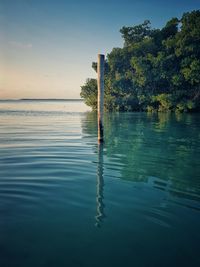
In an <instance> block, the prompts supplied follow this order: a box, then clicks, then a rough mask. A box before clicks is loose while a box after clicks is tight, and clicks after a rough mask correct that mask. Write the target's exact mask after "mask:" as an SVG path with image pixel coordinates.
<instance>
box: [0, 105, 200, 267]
mask: <svg viewBox="0 0 200 267" xmlns="http://www.w3.org/2000/svg"><path fill="white" fill-rule="evenodd" d="M199 242H200V117H199V115H198V114H193V115H182V114H176V115H169V114H159V115H148V114H145V113H126V114H106V115H105V143H104V144H103V145H101V146H98V144H97V127H96V115H95V114H94V113H92V112H90V111H89V110H88V108H87V107H86V106H85V105H84V104H83V103H82V102H81V101H72V102H70V101H45V102H43V101H1V102H0V266H2V267H16V266H17V267H18V266H19V267H41V266H45V267H54V266H55V267H57V266H58V267H64V266H65V267H66V266H67V267H90V266H91V267H96V266H101V267H111V266H120V267H121V266H122V267H123V266H126V267H129V266H131V267H133V266H136V267H143V266H145V267H151V266H152V267H155V266H156V267H157V266H158V267H160V266H166V267H169V266H170V267H171V266H190V267H191V266H192V267H193V266H200V257H199Z"/></svg>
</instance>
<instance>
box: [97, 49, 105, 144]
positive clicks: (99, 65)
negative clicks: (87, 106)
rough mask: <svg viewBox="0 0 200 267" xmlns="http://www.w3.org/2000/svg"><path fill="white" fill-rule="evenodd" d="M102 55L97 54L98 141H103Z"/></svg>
mask: <svg viewBox="0 0 200 267" xmlns="http://www.w3.org/2000/svg"><path fill="white" fill-rule="evenodd" d="M104 58H105V57H104V55H101V54H98V63H97V73H98V81H97V85H98V100H97V105H98V142H99V143H101V142H103V132H104V129H103V110H104Z"/></svg>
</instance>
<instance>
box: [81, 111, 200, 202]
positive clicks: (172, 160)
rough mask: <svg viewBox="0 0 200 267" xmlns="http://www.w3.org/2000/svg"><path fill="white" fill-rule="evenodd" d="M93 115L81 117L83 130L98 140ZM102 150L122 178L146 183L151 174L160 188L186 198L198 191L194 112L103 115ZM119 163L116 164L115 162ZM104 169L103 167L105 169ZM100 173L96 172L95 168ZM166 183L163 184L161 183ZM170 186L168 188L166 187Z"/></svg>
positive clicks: (198, 151)
mask: <svg viewBox="0 0 200 267" xmlns="http://www.w3.org/2000/svg"><path fill="white" fill-rule="evenodd" d="M96 125H97V119H96V114H95V113H93V112H91V113H88V114H87V115H86V118H85V119H84V120H83V123H82V127H83V133H84V134H85V136H88V138H94V140H95V142H97V126H96ZM104 127H105V129H104V133H105V144H104V146H105V152H104V155H105V156H106V158H107V159H108V160H109V162H110V165H112V168H115V166H117V167H116V168H117V170H119V171H118V172H120V177H119V178H121V179H124V180H129V181H133V182H145V183H148V182H149V178H150V177H155V178H156V179H154V181H155V182H154V186H155V187H157V184H156V181H159V180H160V181H164V183H163V186H162V190H165V188H166V190H169V191H170V193H171V194H174V195H176V196H180V191H184V192H185V193H186V194H187V192H188V197H189V196H190V197H191V198H193V197H192V196H193V195H195V194H196V193H198V194H199V189H198V187H196V184H197V181H198V179H199V174H198V172H199V168H200V164H199V162H200V161H199V158H200V149H199V147H200V146H199V145H200V138H199V118H198V116H197V115H196V114H194V115H190V114H180V113H178V114H170V113H158V114H153V115H152V114H150V115H149V114H146V113H115V114H112V113H110V114H105V118H104ZM117 164H118V165H117ZM104 171H105V170H104ZM98 173H99V171H98ZM164 185H165V186H164ZM168 185H169V186H170V188H168V189H167V186H168Z"/></svg>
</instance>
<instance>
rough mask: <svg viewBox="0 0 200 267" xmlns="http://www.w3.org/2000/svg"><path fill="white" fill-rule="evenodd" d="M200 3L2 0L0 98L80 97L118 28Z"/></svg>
mask: <svg viewBox="0 0 200 267" xmlns="http://www.w3.org/2000/svg"><path fill="white" fill-rule="evenodd" d="M199 8H200V0H168V1H161V0H160V1H158V0H123V1H119V0H115V1H114V0H98V1H97V0H92V1H91V0H85V1H84V0H0V98H1V99H2V98H28V97H30V98H79V94H80V86H81V85H82V84H83V83H84V82H85V80H86V78H88V77H96V74H95V72H94V71H93V70H92V68H91V63H92V61H96V58H97V54H98V53H105V54H107V53H109V52H110V51H111V50H112V48H113V47H121V46H122V45H123V42H122V39H121V36H120V33H119V29H120V28H121V27H122V26H124V25H126V26H131V25H135V24H139V23H142V22H143V21H144V20H145V19H150V21H151V23H152V27H155V28H160V27H162V26H164V24H165V22H166V21H167V20H169V19H170V18H171V17H179V18H180V17H181V15H182V14H183V13H184V12H187V11H192V10H194V9H199Z"/></svg>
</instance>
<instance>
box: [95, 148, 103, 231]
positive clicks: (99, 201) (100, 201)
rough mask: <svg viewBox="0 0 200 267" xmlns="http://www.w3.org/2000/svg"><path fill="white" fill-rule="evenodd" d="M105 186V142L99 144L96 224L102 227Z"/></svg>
mask: <svg viewBox="0 0 200 267" xmlns="http://www.w3.org/2000/svg"><path fill="white" fill-rule="evenodd" d="M103 188H104V179H103V143H99V144H98V163H97V198H96V203H97V213H96V216H95V219H96V224H95V225H96V226H97V227H100V226H101V222H102V220H103V218H104V217H105V214H104V207H105V205H104V203H103Z"/></svg>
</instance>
